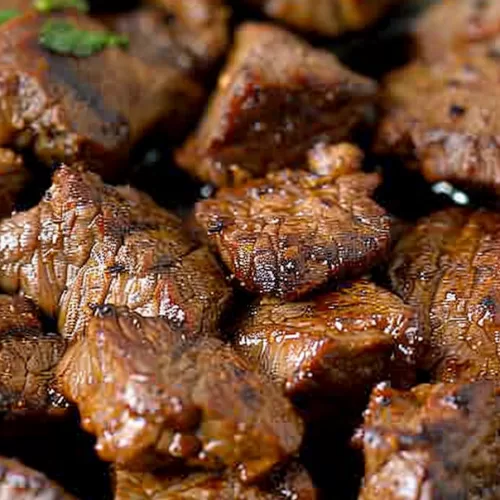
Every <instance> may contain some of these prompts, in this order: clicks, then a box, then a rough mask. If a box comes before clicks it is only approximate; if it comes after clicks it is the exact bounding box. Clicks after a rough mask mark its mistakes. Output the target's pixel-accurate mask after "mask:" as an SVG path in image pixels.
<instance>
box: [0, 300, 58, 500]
mask: <svg viewBox="0 0 500 500" xmlns="http://www.w3.org/2000/svg"><path fill="white" fill-rule="evenodd" d="M65 350H66V342H65V341H64V339H63V338H62V337H60V336H59V335H57V334H50V333H44V331H43V329H42V324H41V322H40V318H39V315H38V311H37V310H36V308H35V306H34V305H33V304H32V303H31V302H30V301H28V300H27V299H25V298H23V297H19V296H16V297H11V296H9V295H0V413H1V414H2V418H6V419H9V420H10V419H14V420H15V419H16V418H19V417H31V416H40V417H43V416H51V415H53V416H56V415H58V414H60V413H63V412H64V409H65V408H66V407H67V403H66V402H65V401H64V398H62V397H61V396H60V395H59V394H58V393H57V392H56V391H55V390H54V388H53V379H54V372H55V367H56V365H57V363H58V362H59V361H60V359H61V358H62V356H63V354H64V351H65ZM0 498H3V497H2V496H1V495H0Z"/></svg>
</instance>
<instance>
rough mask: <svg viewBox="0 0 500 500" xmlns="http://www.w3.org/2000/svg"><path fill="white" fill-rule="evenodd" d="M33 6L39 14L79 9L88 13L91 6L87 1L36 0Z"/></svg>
mask: <svg viewBox="0 0 500 500" xmlns="http://www.w3.org/2000/svg"><path fill="white" fill-rule="evenodd" d="M33 6H34V7H35V9H36V10H38V11H39V12H52V11H54V10H63V9H70V8H73V9H77V10H79V11H80V12H88V10H89V4H88V3H87V1H86V0H34V1H33Z"/></svg>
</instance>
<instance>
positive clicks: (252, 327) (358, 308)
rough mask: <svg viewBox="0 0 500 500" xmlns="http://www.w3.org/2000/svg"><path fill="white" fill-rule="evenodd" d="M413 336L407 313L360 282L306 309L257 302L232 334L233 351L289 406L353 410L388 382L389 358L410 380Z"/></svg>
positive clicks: (377, 289) (409, 312) (342, 287)
mask: <svg viewBox="0 0 500 500" xmlns="http://www.w3.org/2000/svg"><path fill="white" fill-rule="evenodd" d="M416 333H417V331H416V325H415V315H414V313H413V310H412V309H411V308H410V307H408V306H405V305H404V304H403V302H402V301H401V300H400V299H399V298H398V297H396V296H395V295H393V294H391V293H390V292H388V291H387V290H384V289H383V288H380V287H378V286H376V285H374V284H373V283H370V282H368V281H365V280H361V281H357V282H353V283H346V284H343V285H340V286H339V287H338V288H337V289H336V290H333V291H331V292H327V293H325V294H324V295H320V296H318V297H314V298H313V299H311V300H310V301H307V302H284V303H283V302H280V301H278V300H273V299H262V300H260V302H258V303H257V304H255V305H253V306H252V307H251V308H250V309H249V311H248V312H247V313H246V314H245V316H244V318H243V320H242V322H241V324H239V325H238V327H237V328H236V333H235V337H234V343H235V346H236V348H237V349H238V350H239V351H241V352H242V353H243V354H244V355H245V356H246V357H247V358H248V359H250V360H251V361H252V363H253V364H254V365H256V366H258V367H259V368H260V369H261V370H262V371H264V372H265V373H268V374H269V375H270V376H271V377H272V378H273V379H274V380H276V381H277V382H278V383H279V384H280V386H281V387H282V388H283V390H284V391H285V394H286V395H287V396H288V397H290V398H292V401H298V402H302V401H303V400H304V399H305V398H310V399H312V403H315V402H316V403H317V404H319V405H320V404H321V402H322V401H323V400H324V399H325V397H328V398H332V397H337V398H341V400H342V401H344V402H349V403H351V402H353V401H356V402H358V403H359V402H360V401H364V397H366V396H367V392H368V391H369V388H370V387H372V386H373V385H374V384H375V383H377V382H380V381H381V380H386V379H388V378H389V377H390V376H391V357H393V356H397V357H398V359H400V360H401V361H404V362H406V366H405V369H406V371H408V372H411V366H412V364H413V357H414V355H415V352H414V351H415V349H416V347H417V346H416V339H415V336H416ZM405 375H408V374H405ZM310 403H311V401H310ZM363 404H364V403H363ZM305 409H306V410H307V408H305Z"/></svg>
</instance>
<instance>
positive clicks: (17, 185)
mask: <svg viewBox="0 0 500 500" xmlns="http://www.w3.org/2000/svg"><path fill="white" fill-rule="evenodd" d="M29 178H30V175H29V172H28V170H27V169H26V168H25V167H24V163H23V159H22V157H21V156H20V155H18V154H16V153H14V152H13V151H11V150H10V149H4V148H0V217H5V216H8V215H10V214H11V212H12V210H14V206H15V202H16V198H17V195H19V193H20V192H21V191H22V189H23V188H24V186H25V185H26V184H27V182H28V180H29Z"/></svg>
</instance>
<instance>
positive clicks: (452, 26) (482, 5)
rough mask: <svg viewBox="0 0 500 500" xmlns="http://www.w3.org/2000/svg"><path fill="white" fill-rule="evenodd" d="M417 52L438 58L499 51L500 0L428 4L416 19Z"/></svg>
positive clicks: (424, 57) (458, 0) (468, 0)
mask: <svg viewBox="0 0 500 500" xmlns="http://www.w3.org/2000/svg"><path fill="white" fill-rule="evenodd" d="M415 38H416V45H417V51H418V55H419V56H420V57H421V58H422V59H425V60H426V61H439V60H443V59H446V58H448V57H450V56H453V55H454V54H455V53H458V52H464V51H467V52H469V53H474V54H480V53H481V54H488V53H491V54H493V55H495V54H496V55H497V56H498V55H500V43H499V42H500V3H499V2H498V1H497V0H479V1H478V0H447V1H445V2H436V3H435V4H434V5H432V6H431V7H429V9H427V10H426V11H425V13H424V14H423V15H422V17H421V18H420V19H419V20H418V22H417V27H416V34H415Z"/></svg>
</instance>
